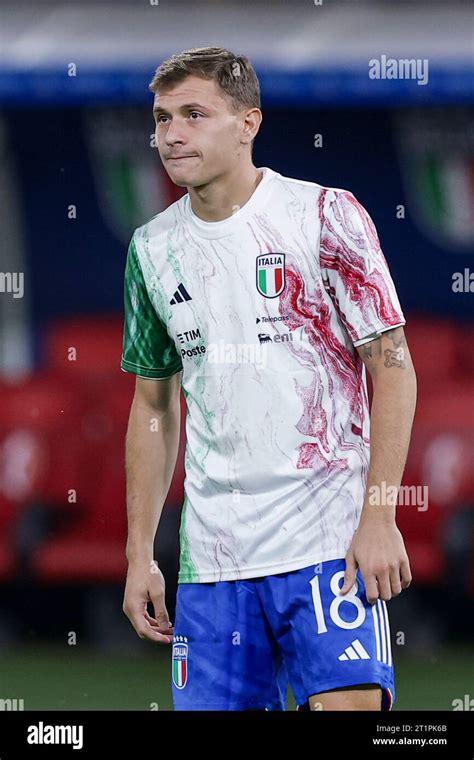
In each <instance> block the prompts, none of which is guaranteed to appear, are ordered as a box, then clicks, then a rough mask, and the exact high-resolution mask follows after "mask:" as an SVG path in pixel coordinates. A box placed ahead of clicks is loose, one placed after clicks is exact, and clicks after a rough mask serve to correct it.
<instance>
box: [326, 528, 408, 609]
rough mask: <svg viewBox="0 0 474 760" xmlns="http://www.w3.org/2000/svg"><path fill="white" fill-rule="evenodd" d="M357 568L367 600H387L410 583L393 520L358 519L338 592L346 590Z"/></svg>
mask: <svg viewBox="0 0 474 760" xmlns="http://www.w3.org/2000/svg"><path fill="white" fill-rule="evenodd" d="M358 567H359V568H360V571H361V574H362V578H363V579H364V583H365V593H366V596H367V601H368V602H369V604H374V603H375V602H376V601H377V599H383V600H384V601H386V602H388V601H389V599H391V598H392V596H398V594H400V593H401V592H402V589H405V588H408V586H409V585H410V583H411V571H410V562H409V560H408V555H407V552H406V549H405V544H404V542H403V537H402V534H401V533H400V531H399V530H398V528H397V525H396V523H395V522H387V521H385V520H371V519H368V520H367V519H366V520H364V519H363V517H362V518H361V520H360V524H359V527H358V529H357V530H356V532H355V534H354V537H353V539H352V543H351V545H350V547H349V549H348V552H347V554H346V572H345V575H344V584H343V586H342V588H341V590H340V592H339V593H340V594H343V595H344V594H346V593H347V592H348V591H350V589H351V588H352V586H353V585H354V582H355V580H356V572H357V568H358Z"/></svg>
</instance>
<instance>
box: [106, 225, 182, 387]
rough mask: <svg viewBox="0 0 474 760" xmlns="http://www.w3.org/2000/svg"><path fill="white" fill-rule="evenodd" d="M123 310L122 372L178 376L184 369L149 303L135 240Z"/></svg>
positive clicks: (126, 282) (133, 241)
mask: <svg viewBox="0 0 474 760" xmlns="http://www.w3.org/2000/svg"><path fill="white" fill-rule="evenodd" d="M124 307H125V320H124V332H123V353H122V359H121V362H120V367H121V369H123V370H124V371H125V372H132V373H134V374H135V375H140V376H141V377H151V378H166V377H171V375H174V374H176V372H179V371H180V370H181V369H182V368H183V364H182V362H181V358H180V356H179V354H178V352H177V350H176V346H175V344H174V341H173V340H172V338H171V337H170V336H169V335H168V332H167V330H166V327H165V325H164V324H163V322H162V321H161V319H160V318H159V317H158V315H157V313H156V311H155V309H154V307H153V304H152V303H151V301H150V298H149V295H148V291H147V289H146V285H145V280H144V278H143V272H142V268H141V266H140V261H139V259H138V254H137V249H136V246H135V240H134V238H132V240H131V242H130V245H129V247H128V253H127V263H126V266H125V281H124Z"/></svg>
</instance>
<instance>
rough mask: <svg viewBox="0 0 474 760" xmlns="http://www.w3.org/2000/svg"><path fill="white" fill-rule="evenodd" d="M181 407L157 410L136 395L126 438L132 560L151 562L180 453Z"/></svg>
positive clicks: (129, 553) (127, 550)
mask: <svg viewBox="0 0 474 760" xmlns="http://www.w3.org/2000/svg"><path fill="white" fill-rule="evenodd" d="M179 429H180V416H179V408H173V409H170V410H167V411H165V412H163V411H157V410H156V409H154V408H153V407H150V406H147V405H146V404H143V403H141V402H137V400H136V399H134V401H133V403H132V407H131V411H130V419H129V424H128V430H127V438H126V457H125V460H126V473H127V515H128V540H127V547H126V556H127V559H128V561H129V562H143V563H146V564H149V563H150V562H151V561H152V560H153V543H154V538H155V534H156V530H157V528H158V523H159V521H160V517H161V512H162V509H163V505H164V502H165V499H166V496H167V494H168V491H169V488H170V485H171V479H172V477H173V472H174V468H175V465H176V459H177V454H178V445H179Z"/></svg>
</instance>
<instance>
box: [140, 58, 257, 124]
mask: <svg viewBox="0 0 474 760" xmlns="http://www.w3.org/2000/svg"><path fill="white" fill-rule="evenodd" d="M190 75H194V76H199V77H202V78H203V79H214V80H215V81H216V82H217V84H218V85H219V87H220V88H221V90H222V92H223V94H224V95H226V96H227V97H228V99H229V100H230V102H231V105H232V107H233V108H234V110H235V111H240V110H242V109H244V108H260V107H261V105H260V85H259V81H258V79H257V75H256V73H255V71H254V69H253V66H252V64H251V63H250V61H249V60H248V58H246V57H245V56H243V55H234V53H231V52H230V50H226V49H225V48H219V47H206V48H192V49H191V50H185V51H184V52H182V53H177V54H176V55H173V56H172V57H171V58H168V60H166V61H164V62H163V63H162V64H161V65H160V66H158V68H157V69H156V71H155V74H154V76H153V79H152V80H151V82H150V84H149V89H150V90H151V91H152V92H155V93H156V92H159V91H160V90H167V89H169V88H172V87H173V86H174V85H175V84H178V83H180V82H182V81H183V79H185V78H186V77H187V76H190Z"/></svg>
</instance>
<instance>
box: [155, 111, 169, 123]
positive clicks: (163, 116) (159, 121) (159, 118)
mask: <svg viewBox="0 0 474 760" xmlns="http://www.w3.org/2000/svg"><path fill="white" fill-rule="evenodd" d="M167 118H168V117H167V116H165V114H164V113H162V114H161V115H160V116H158V118H157V120H156V122H157V124H163V123H164V122H162V121H161V119H167Z"/></svg>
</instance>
